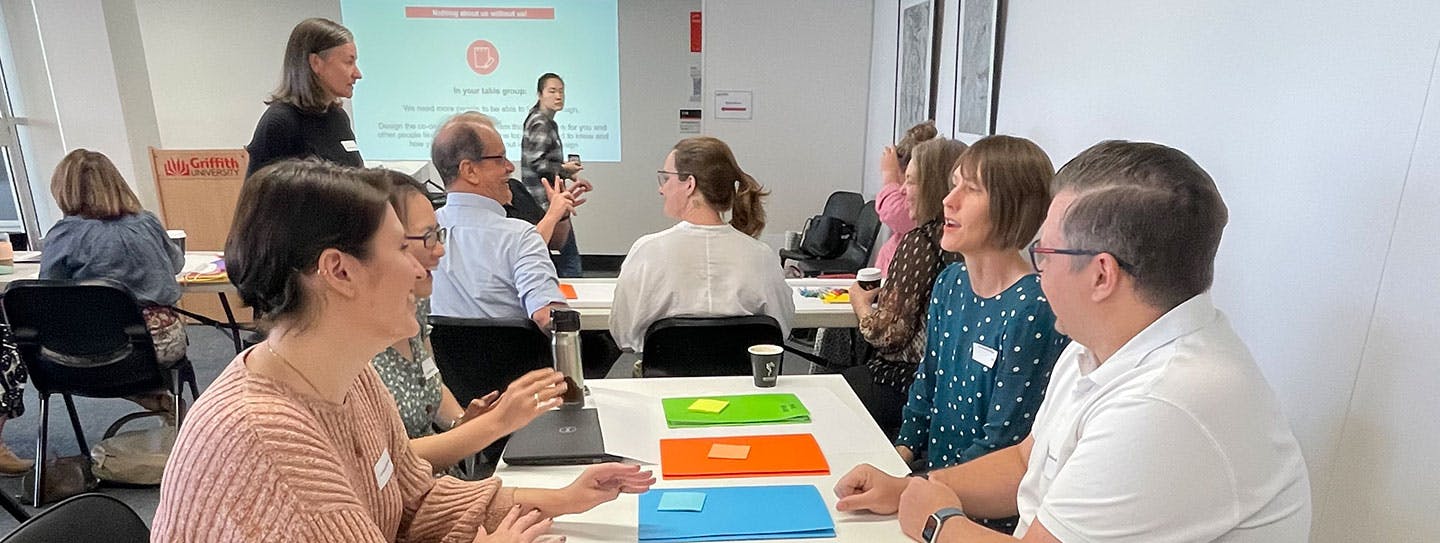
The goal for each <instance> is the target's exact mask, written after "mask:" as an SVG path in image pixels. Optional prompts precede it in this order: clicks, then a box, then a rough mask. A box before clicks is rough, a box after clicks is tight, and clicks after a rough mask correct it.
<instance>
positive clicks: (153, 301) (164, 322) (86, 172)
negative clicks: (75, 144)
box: [40, 149, 189, 410]
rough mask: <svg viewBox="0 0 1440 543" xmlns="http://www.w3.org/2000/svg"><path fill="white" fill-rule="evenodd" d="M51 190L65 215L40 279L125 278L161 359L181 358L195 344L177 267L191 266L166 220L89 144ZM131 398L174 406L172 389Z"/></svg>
mask: <svg viewBox="0 0 1440 543" xmlns="http://www.w3.org/2000/svg"><path fill="white" fill-rule="evenodd" d="M50 193H51V194H53V195H54V196H55V203H56V204H58V205H59V206H60V211H62V212H64V213H65V218H63V219H60V221H59V222H57V223H55V226H53V227H51V228H50V232H49V233H48V234H47V235H46V236H45V252H44V253H42V255H41V257H40V278H41V279H77V280H78V279H109V280H112V281H115V282H117V283H120V284H122V285H124V286H125V287H126V288H128V289H129V290H130V292H131V294H134V295H135V299H136V301H138V302H140V308H141V312H142V313H143V314H144V316H145V325H146V326H147V327H148V328H149V329H150V336H151V338H152V339H154V341H155V355H156V358H157V359H158V360H159V363H160V366H161V367H164V368H169V367H170V366H172V365H174V364H175V363H176V362H179V361H180V359H182V358H184V357H185V347H186V345H188V344H189V340H188V339H187V338H186V336H185V324H184V322H182V321H181V320H180V315H179V313H177V312H176V311H175V308H174V305H175V303H176V302H179V301H180V284H179V283H178V282H176V281H175V274H177V273H180V269H181V268H183V267H184V266H185V255H184V253H182V252H180V248H179V247H177V246H176V245H175V244H174V243H171V242H170V238H169V236H167V235H166V234H165V227H164V226H162V225H161V224H160V219H159V218H158V217H156V216H155V214H154V213H151V212H149V211H146V210H145V208H143V207H141V206H140V199H139V198H136V197H135V192H134V191H131V190H130V185H129V184H127V183H126V182H125V178H124V177H122V176H121V175H120V170H118V169H116V168H115V164H114V163H113V162H111V161H110V158H109V157H106V156H105V155H104V154H102V153H97V152H95V151H90V150H88V149H76V150H74V151H71V152H70V154H67V155H65V158H64V159H62V160H61V161H60V164H59V165H57V166H55V173H54V175H52V176H51V178H50ZM130 399H131V400H132V401H134V402H136V403H138V404H140V405H141V406H144V407H145V408H147V409H150V410H168V409H169V408H170V406H171V405H173V404H172V402H171V401H170V398H169V396H168V394H167V393H165V392H164V391H156V392H155V393H153V394H146V395H141V396H134V397H131V398H130Z"/></svg>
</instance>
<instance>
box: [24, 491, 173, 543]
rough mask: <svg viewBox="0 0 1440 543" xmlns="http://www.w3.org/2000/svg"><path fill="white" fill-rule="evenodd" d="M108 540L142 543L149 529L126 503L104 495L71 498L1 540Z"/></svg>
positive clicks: (39, 541)
mask: <svg viewBox="0 0 1440 543" xmlns="http://www.w3.org/2000/svg"><path fill="white" fill-rule="evenodd" d="M51 541H109V542H112V543H145V542H147V541H150V528H149V527H147V526H145V521H144V520H143V519H141V518H140V515H137V514H135V510H134V509H131V508H130V506H128V505H125V502H122V501H120V500H117V499H115V498H112V497H110V496H106V495H104V494H93V493H92V494H81V495H78V496H73V497H70V498H69V499H66V500H63V501H61V502H60V503H57V504H55V505H54V506H53V507H51V508H49V509H46V510H44V511H41V512H39V513H37V514H36V515H35V516H34V517H33V518H31V519H30V520H27V521H25V522H24V523H23V524H21V525H19V526H17V527H16V528H15V531H13V532H10V534H9V535H7V536H5V538H4V539H0V543H41V542H45V543H48V542H51Z"/></svg>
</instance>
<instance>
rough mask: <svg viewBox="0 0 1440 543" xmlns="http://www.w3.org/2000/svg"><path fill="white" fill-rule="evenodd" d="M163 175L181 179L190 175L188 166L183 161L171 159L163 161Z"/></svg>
mask: <svg viewBox="0 0 1440 543" xmlns="http://www.w3.org/2000/svg"><path fill="white" fill-rule="evenodd" d="M165 175H173V176H177V177H183V176H188V175H190V165H189V164H186V163H185V161H184V160H181V159H178V158H172V159H169V160H166V161H165Z"/></svg>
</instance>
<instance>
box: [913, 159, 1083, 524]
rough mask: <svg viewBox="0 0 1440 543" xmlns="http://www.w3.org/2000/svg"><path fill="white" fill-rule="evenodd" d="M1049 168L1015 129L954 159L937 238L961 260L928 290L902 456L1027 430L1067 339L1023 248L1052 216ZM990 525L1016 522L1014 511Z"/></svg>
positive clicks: (965, 450) (928, 462)
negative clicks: (1048, 214) (1022, 253)
mask: <svg viewBox="0 0 1440 543" xmlns="http://www.w3.org/2000/svg"><path fill="white" fill-rule="evenodd" d="M1054 173H1055V169H1054V168H1053V167H1052V166H1051V164H1050V159H1049V158H1048V157H1046V156H1045V152H1044V151H1042V150H1040V148H1039V147H1038V146H1036V145H1035V144H1034V143H1032V142H1030V141H1029V140H1025V139H1022V138H1016V137H1011V136H990V137H986V138H982V139H981V140H979V141H977V142H975V144H974V145H971V146H970V148H969V149H967V150H966V151H965V152H964V153H963V154H961V155H960V160H959V161H957V162H956V166H955V171H954V174H953V175H952V181H953V182H954V185H955V186H954V188H953V189H952V190H951V191H950V194H949V195H947V196H946V197H945V200H944V204H945V212H944V221H945V222H944V227H943V229H942V234H941V238H940V246H941V247H942V248H944V249H945V250H947V251H951V252H957V253H960V254H961V255H962V256H963V257H964V261H963V262H957V263H954V264H951V265H950V266H949V267H947V268H945V270H944V271H942V272H941V273H940V277H939V278H937V279H936V280H935V287H934V288H933V289H932V290H931V294H930V310H929V318H928V321H927V322H928V324H927V326H928V334H927V338H926V345H925V356H924V359H923V360H922V361H921V364H920V369H919V371H917V372H916V377H915V382H914V383H913V384H912V385H911V386H910V395H909V399H908V400H907V401H906V404H905V410H904V416H903V420H902V422H901V427H900V435H899V438H898V439H897V440H896V447H895V449H896V451H897V452H899V453H900V456H901V457H903V458H904V459H905V460H906V461H907V462H914V463H919V464H921V468H922V469H926V470H928V469H936V468H942V467H945V466H951V465H955V464H960V463H964V462H968V461H970V460H974V459H975V458H978V457H980V456H983V455H984V454H986V453H988V452H990V451H994V450H997V449H1001V448H1004V447H1008V446H1010V445H1013V444H1015V443H1017V442H1019V441H1020V440H1021V439H1024V438H1025V436H1026V435H1028V434H1029V433H1030V425H1031V423H1033V422H1034V421H1035V413H1036V411H1037V410H1038V409H1039V407H1040V401H1041V400H1042V399H1044V397H1045V387H1046V385H1047V384H1048V383H1049V382H1050V370H1051V368H1052V367H1053V366H1054V365H1055V360H1056V359H1057V358H1059V356H1060V352H1061V351H1062V350H1064V348H1065V345H1066V344H1068V343H1069V341H1070V340H1069V338H1067V337H1065V336H1064V335H1062V334H1060V333H1059V332H1056V331H1055V314H1054V313H1053V312H1051V310H1050V304H1049V302H1048V301H1047V300H1046V299H1045V296H1044V294H1043V293H1042V292H1041V291H1040V276H1039V275H1038V274H1036V273H1035V270H1034V269H1032V268H1031V266H1030V262H1029V261H1027V260H1025V258H1024V257H1022V256H1020V250H1021V249H1022V248H1024V247H1025V246H1026V245H1028V244H1029V243H1030V240H1031V239H1033V238H1034V237H1035V233H1036V231H1038V230H1039V227H1040V224H1041V223H1042V222H1043V221H1044V219H1045V212H1046V209H1047V208H1048V207H1049V205H1050V191H1049V185H1050V178H1051V177H1052V176H1053V175H1054ZM916 459H923V460H924V462H915V461H916ZM1007 521H1008V522H1007ZM987 526H990V527H992V528H996V529H999V530H1002V531H1007V532H1008V531H1010V530H1014V522H1013V519H1005V520H1002V521H999V522H995V523H993V524H987Z"/></svg>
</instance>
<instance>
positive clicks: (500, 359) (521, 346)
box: [430, 315, 554, 476]
mask: <svg viewBox="0 0 1440 543" xmlns="http://www.w3.org/2000/svg"><path fill="white" fill-rule="evenodd" d="M430 326H431V328H430V346H431V347H434V348H435V365H436V366H438V367H439V368H440V378H441V379H442V380H443V381H444V382H445V386H446V387H449V389H450V392H451V393H452V394H454V395H455V399H456V400H458V401H459V402H460V405H461V406H465V405H469V404H470V400H473V399H475V398H479V397H482V396H484V395H486V394H489V393H491V392H494V391H496V390H500V391H503V390H505V387H507V386H510V383H511V382H512V381H514V380H516V379H519V378H520V376H522V375H525V374H526V373H529V372H531V371H535V370H538V369H541V368H549V367H553V366H554V363H552V362H551V358H552V355H551V354H550V336H548V335H546V334H545V332H543V331H541V330H540V327H539V326H536V325H535V321H532V320H530V319H527V318H508V319H465V318H459V317H440V316H435V315H431V316H430ZM508 440H509V436H505V437H502V438H500V439H498V440H496V441H495V443H492V444H490V446H488V447H485V450H483V451H481V454H482V455H483V458H482V459H480V460H481V462H482V463H484V464H486V465H488V466H489V468H490V469H494V467H495V464H497V463H498V462H499V461H500V451H502V450H504V449H505V443H506V442H507V441H508ZM466 471H468V472H469V475H471V476H473V475H476V474H477V473H480V472H476V467H475V466H474V465H470V466H467V470H466Z"/></svg>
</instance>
